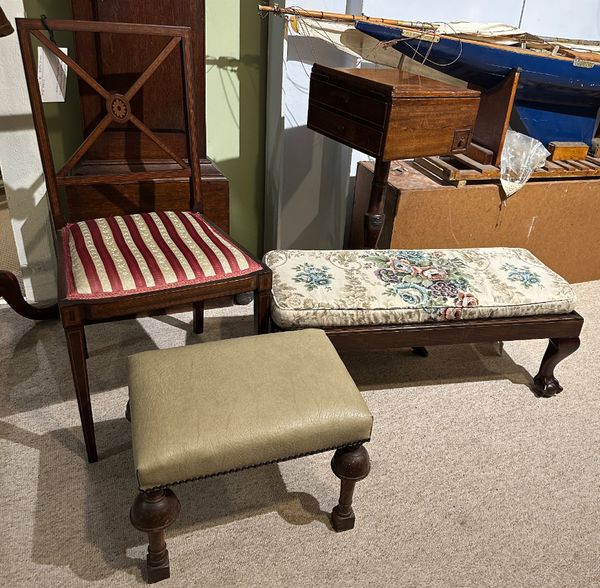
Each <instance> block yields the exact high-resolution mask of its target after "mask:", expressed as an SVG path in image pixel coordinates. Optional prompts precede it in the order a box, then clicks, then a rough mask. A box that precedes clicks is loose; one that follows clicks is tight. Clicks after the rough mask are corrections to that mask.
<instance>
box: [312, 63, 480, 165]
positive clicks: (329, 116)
mask: <svg viewBox="0 0 600 588" xmlns="http://www.w3.org/2000/svg"><path fill="white" fill-rule="evenodd" d="M478 107H479V92H477V91H475V90H469V89H467V88H456V87H454V86H450V85H448V84H444V83H442V82H438V81H435V80H430V79H428V78H424V77H422V76H417V75H414V74H410V73H407V72H403V71H400V70H397V69H391V68H386V69H355V68H352V69H350V68H349V69H333V68H329V67H325V66H322V65H318V64H315V66H314V67H313V71H312V76H311V87H310V99H309V110H308V127H309V128H311V129H314V130H315V131H319V132H320V133H322V134H324V135H327V136H328V137H331V138H333V139H336V140H338V141H340V142H342V143H345V144H347V145H350V146H351V147H354V148H356V149H358V150H360V151H362V152H363V153H366V154H368V155H371V156H372V157H381V158H383V159H385V160H392V159H401V158H407V157H421V156H424V155H445V154H447V153H461V152H464V151H466V150H467V147H468V145H469V142H470V140H471V135H472V132H473V126H474V124H475V119H476V117H477V109H478Z"/></svg>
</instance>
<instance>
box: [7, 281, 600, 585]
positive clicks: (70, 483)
mask: <svg viewBox="0 0 600 588" xmlns="http://www.w3.org/2000/svg"><path fill="white" fill-rule="evenodd" d="M577 292H578V295H579V299H580V302H579V310H580V312H581V314H583V315H584V317H585V319H586V325H585V329H584V333H583V336H582V346H581V348H580V350H579V351H578V352H577V353H576V354H575V355H574V356H572V357H571V358H569V359H567V360H566V361H565V362H563V363H562V364H560V365H559V367H558V369H557V376H558V377H559V379H560V381H561V382H562V384H563V385H564V386H565V391H564V392H563V393H562V394H561V395H559V396H558V397H556V398H554V399H538V398H536V397H535V396H534V395H533V394H532V393H531V391H530V390H529V388H528V387H527V383H528V382H529V381H530V379H531V374H532V373H535V371H536V370H537V367H538V364H539V361H540V359H541V356H542V354H543V351H544V348H545V343H544V342H543V341H530V342H514V343H506V345H505V348H504V352H503V354H502V355H501V356H499V355H498V353H497V350H496V349H495V348H494V346H492V345H479V346H456V347H440V348H432V349H431V354H430V357H429V358H427V359H423V358H419V357H415V356H413V355H411V354H410V353H409V352H408V351H406V350H400V351H389V352H386V353H381V354H377V353H362V354H353V355H349V356H346V357H345V360H346V362H347V365H348V367H349V369H350V371H351V373H352V375H353V376H354V377H355V379H356V381H357V383H358V384H359V386H360V388H361V390H363V391H364V395H365V398H366V400H367V402H368V404H369V406H370V408H371V410H372V412H373V413H374V415H375V429H374V436H373V440H372V442H371V443H370V446H369V451H370V452H371V456H372V466H373V467H372V472H371V475H370V477H369V478H367V479H366V480H365V481H364V482H361V483H360V484H359V485H358V486H357V492H356V502H355V507H356V512H357V527H356V529H354V530H353V531H350V532H347V533H342V534H336V533H334V532H333V531H332V530H331V528H330V526H329V523H328V519H327V514H326V513H327V512H329V511H330V509H331V508H332V506H333V505H334V504H335V502H336V494H337V491H338V483H337V480H336V478H334V476H333V475H332V474H331V471H330V470H329V459H330V457H331V456H330V455H328V454H323V455H317V456H313V457H308V458H304V459H300V460H295V461H292V462H287V463H284V464H280V465H272V466H266V467H263V468H259V469H255V470H250V471H246V472H240V473H238V474H234V475H230V476H226V477H220V478H214V479H211V480H207V481H203V482H197V483H195V484H188V485H187V486H185V487H180V488H178V489H177V493H178V495H179V497H180V500H181V504H182V512H181V516H180V518H179V520H178V521H177V522H176V523H175V525H174V526H173V527H172V529H171V531H170V532H169V534H168V540H169V550H170V553H171V569H172V578H171V579H170V580H168V581H165V582H163V583H162V586H165V587H167V586H203V587H204V586H206V587H214V586H227V587H229V586H285V587H295V586H307V587H309V586H310V587H314V586H361V587H362V586H381V587H388V586H393V587H396V586H398V587H425V586H427V587H428V586H436V587H437V586H439V587H444V588H447V587H467V586H469V587H471V586H472V587H485V586H506V587H511V588H512V587H521V586H522V587H527V588H534V587H540V588H542V587H543V588H549V587H591V586H600V460H599V458H598V454H599V448H600V418H599V414H600V411H599V409H600V384H599V383H598V382H599V375H600V358H599V353H598V349H600V313H599V312H598V305H599V303H600V296H599V294H600V282H595V283H587V284H581V285H578V286H577ZM249 312H250V308H249V307H236V308H225V309H215V310H212V311H210V315H209V317H208V318H207V334H206V335H204V336H202V337H199V338H197V337H194V336H193V335H189V334H188V332H189V329H188V327H189V322H190V315H189V314H179V315H174V316H170V317H166V318H161V319H157V318H148V319H142V320H139V321H128V322H123V323H113V324H106V325H98V326H95V327H92V328H90V329H89V346H90V353H91V358H90V373H91V383H92V389H93V403H94V412H95V417H96V420H97V429H96V430H97V437H98V445H99V449H100V462H99V463H97V464H93V465H88V464H87V463H86V462H85V461H84V457H83V456H84V449H83V445H82V441H81V434H80V430H79V427H78V416H77V408H76V403H75V401H74V399H73V392H72V385H71V378H70V373H69V370H68V366H67V355H66V349H65V345H64V341H63V335H62V332H61V329H60V327H59V325H58V324H57V323H52V322H51V323H44V324H37V325H36V324H35V323H32V322H29V321H27V320H25V319H22V318H20V317H18V316H16V315H15V314H14V313H12V312H11V311H10V310H9V309H2V310H0V357H1V360H2V364H1V369H0V383H1V385H0V390H1V394H0V480H1V484H2V497H3V500H2V507H1V513H2V548H1V549H0V565H1V573H0V577H1V578H2V580H1V581H0V583H1V584H2V585H3V586H10V587H15V586H36V587H39V586H83V585H90V586H92V585H93V586H141V585H143V581H142V578H141V571H140V567H141V564H142V559H143V558H144V554H145V548H146V546H145V537H144V536H143V535H142V534H140V533H138V532H137V531H136V530H135V529H133V528H132V527H131V526H130V524H129V520H128V510H129V505H130V502H131V500H132V499H133V497H134V495H135V482H134V476H133V471H132V461H131V452H130V441H129V426H128V423H127V422H126V421H125V419H124V418H122V415H123V410H124V407H125V401H126V390H125V381H126V374H125V369H124V366H125V362H124V358H125V356H126V355H128V354H130V353H133V352H136V351H141V350H144V349H151V348H154V347H171V346H177V345H183V344H184V343H188V344H189V343H194V342H197V341H200V340H203V339H216V338H221V337H223V338H224V337H231V336H235V335H246V334H250V333H251V331H252V323H251V317H250V316H249V315H248V313H249ZM199 377H201V374H199ZM174 393H176V392H175V391H174Z"/></svg>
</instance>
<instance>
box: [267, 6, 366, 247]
mask: <svg viewBox="0 0 600 588" xmlns="http://www.w3.org/2000/svg"><path fill="white" fill-rule="evenodd" d="M279 5H280V6H283V5H284V3H283V2H279ZM288 5H293V6H294V7H301V8H305V9H307V10H314V9H317V10H325V11H331V12H346V9H348V11H356V10H357V11H360V2H356V1H352V0H350V1H348V2H346V0H325V1H317V0H313V1H298V0H294V1H293V2H288ZM283 24H284V21H283V19H281V18H279V17H275V16H270V17H269V75H268V100H267V148H266V157H267V161H266V197H265V249H267V250H268V249H274V248H298V249H309V248H314V249H328V248H339V247H341V246H342V244H343V238H344V230H345V224H346V213H347V199H348V181H349V174H348V169H349V167H350V158H351V150H350V149H349V148H347V147H344V146H342V145H340V144H339V143H337V142H336V141H332V140H330V139H327V138H325V137H323V136H322V135H320V134H318V133H315V132H313V131H311V130H309V129H308V128H307V127H306V118H307V112H308V91H309V83H310V71H311V67H312V64H313V63H314V62H315V61H317V62H319V63H322V64H325V65H329V66H332V67H352V66H354V65H355V63H356V61H355V60H354V59H353V58H352V57H351V56H349V55H347V54H345V53H343V52H341V51H339V50H338V49H336V48H335V47H333V46H332V45H329V44H327V43H325V42H323V41H320V40H318V39H310V38H307V37H304V36H299V35H295V34H294V33H293V32H290V31H286V30H284V26H283Z"/></svg>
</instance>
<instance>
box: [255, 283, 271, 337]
mask: <svg viewBox="0 0 600 588" xmlns="http://www.w3.org/2000/svg"><path fill="white" fill-rule="evenodd" d="M270 311H271V273H270V272H269V273H267V274H262V275H261V276H260V278H259V287H258V288H257V289H256V290H254V328H255V330H256V333H257V334H259V335H263V334H264V333H268V332H269V324H270V318H271V316H270Z"/></svg>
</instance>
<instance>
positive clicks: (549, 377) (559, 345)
mask: <svg viewBox="0 0 600 588" xmlns="http://www.w3.org/2000/svg"><path fill="white" fill-rule="evenodd" d="M578 348H579V338H578V337H573V338H565V339H550V341H549V343H548V348H547V349H546V353H544V357H543V359H542V363H541V365H540V371H539V372H538V373H537V375H536V376H535V378H533V391H534V392H535V394H536V396H541V397H543V398H550V397H552V396H555V395H556V394H558V393H559V392H562V386H561V385H560V384H559V383H558V380H557V379H556V378H555V377H554V368H555V367H556V366H557V365H558V364H559V363H560V362H561V361H562V360H563V359H565V358H566V357H568V356H569V355H571V353H575V351H577V349H578Z"/></svg>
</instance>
